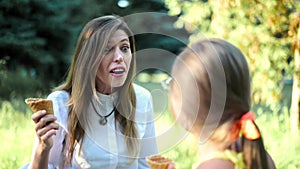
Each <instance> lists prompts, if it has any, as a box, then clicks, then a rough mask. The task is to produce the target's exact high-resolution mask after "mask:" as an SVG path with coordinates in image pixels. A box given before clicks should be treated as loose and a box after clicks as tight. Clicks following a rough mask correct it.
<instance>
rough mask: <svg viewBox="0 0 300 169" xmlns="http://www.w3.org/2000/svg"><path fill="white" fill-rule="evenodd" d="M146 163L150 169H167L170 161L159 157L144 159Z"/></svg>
mask: <svg viewBox="0 0 300 169" xmlns="http://www.w3.org/2000/svg"><path fill="white" fill-rule="evenodd" d="M146 161H147V163H148V165H149V167H150V168H151V169H167V168H168V165H169V163H170V162H172V160H171V159H169V158H166V157H163V156H161V155H154V156H150V157H146Z"/></svg>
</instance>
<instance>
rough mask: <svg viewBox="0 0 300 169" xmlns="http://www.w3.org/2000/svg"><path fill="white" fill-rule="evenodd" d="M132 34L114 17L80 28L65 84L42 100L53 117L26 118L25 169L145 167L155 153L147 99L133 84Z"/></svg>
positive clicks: (43, 112)
mask: <svg viewBox="0 0 300 169" xmlns="http://www.w3.org/2000/svg"><path fill="white" fill-rule="evenodd" d="M135 64H136V63H135V46H134V38H133V34H132V32H131V31H130V29H129V28H128V26H127V25H126V23H125V22H124V21H123V20H122V19H121V18H120V17H116V16H103V17H99V18H95V19H93V20H91V21H90V22H89V23H87V25H86V26H85V27H84V28H83V30H82V32H81V34H80V36H79V39H78V42H77V47H76V50H75V54H74V57H73V61H72V65H71V68H70V71H69V74H68V77H67V79H66V81H65V82H64V83H63V84H62V85H60V86H59V87H57V88H56V89H55V90H54V92H53V93H51V94H50V95H49V96H48V99H51V100H52V101H53V104H54V106H53V107H54V115H50V114H46V113H47V112H45V111H44V110H41V111H38V112H36V113H34V114H33V115H32V119H33V121H34V122H35V130H36V134H37V139H36V141H35V146H34V150H33V156H32V161H31V163H30V164H29V168H38V169H42V168H134V169H135V168H148V166H147V164H146V161H145V158H144V157H145V156H148V155H151V154H156V153H157V147H156V142H155V129H154V123H153V120H152V117H153V110H152V103H151V95H150V93H149V92H148V91H147V90H145V89H144V88H142V87H140V86H138V85H136V84H133V83H132V81H133V77H134V73H135Z"/></svg>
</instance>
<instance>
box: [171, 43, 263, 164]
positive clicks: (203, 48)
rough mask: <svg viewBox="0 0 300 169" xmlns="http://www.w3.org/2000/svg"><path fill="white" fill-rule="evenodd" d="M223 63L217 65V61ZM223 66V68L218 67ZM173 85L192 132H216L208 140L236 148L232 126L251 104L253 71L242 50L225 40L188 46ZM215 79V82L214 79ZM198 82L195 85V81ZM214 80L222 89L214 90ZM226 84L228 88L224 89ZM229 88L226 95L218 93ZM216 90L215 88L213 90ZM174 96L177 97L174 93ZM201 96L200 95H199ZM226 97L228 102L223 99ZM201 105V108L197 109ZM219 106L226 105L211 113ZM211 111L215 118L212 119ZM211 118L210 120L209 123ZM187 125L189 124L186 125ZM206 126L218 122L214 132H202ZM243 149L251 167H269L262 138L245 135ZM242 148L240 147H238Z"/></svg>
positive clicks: (175, 68) (174, 72) (221, 146)
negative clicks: (251, 72) (251, 138)
mask: <svg viewBox="0 0 300 169" xmlns="http://www.w3.org/2000/svg"><path fill="white" fill-rule="evenodd" d="M218 61H219V62H220V65H217V64H216V63H217V62H218ZM218 66H221V67H222V69H223V70H222V71H220V70H217V69H220V67H218ZM222 72H223V73H222ZM172 75H173V78H174V79H175V80H176V81H177V84H176V83H175V82H174V83H172V84H171V95H172V93H177V96H178V93H181V95H182V97H183V100H182V112H183V113H184V114H185V115H186V118H187V120H186V122H185V123H188V124H187V127H186V128H187V129H189V130H190V131H191V132H192V133H197V134H198V132H212V135H211V137H210V138H209V140H208V141H210V142H214V143H217V144H216V145H218V146H219V147H218V148H219V149H226V148H228V147H235V146H234V145H233V144H234V143H233V142H232V135H231V134H228V132H231V129H232V127H231V126H232V125H233V123H234V122H235V121H236V120H239V119H240V118H241V116H242V115H244V114H245V113H247V112H248V111H249V110H250V107H251V97H250V93H251V92H250V73H249V69H248V64H247V61H246V59H245V57H244V55H243V54H242V52H241V51H240V50H239V49H238V48H236V47H235V46H234V45H232V44H230V43H229V42H226V41H225V40H221V39H208V40H201V41H198V42H196V43H194V44H192V45H191V47H190V48H186V49H185V50H184V51H183V52H182V53H181V54H180V55H179V56H178V58H177V59H176V61H175V63H174V66H173V69H172ZM212 80H214V82H212ZM192 81H195V83H196V85H195V87H191V82H192ZM212 83H219V88H215V89H212V85H214V84H212ZM222 85H223V87H224V86H225V87H224V88H222ZM223 89H224V90H225V97H222V96H221V95H220V96H219V97H215V100H214V101H213V102H214V103H213V102H212V97H213V92H214V94H215V96H218V93H221V92H222V91H221V90H223ZM213 90H214V91H213ZM173 96H174V97H177V96H175V95H173ZM197 96H199V97H198V98H196V97H197ZM222 99H223V100H224V105H222V104H221V103H222V101H223V100H222ZM195 105H197V106H198V107H197V110H196V109H195V108H194V107H195ZM215 106H224V108H223V110H222V111H219V112H218V111H216V112H211V111H210V109H211V110H213V109H215ZM209 113H211V114H210V115H212V117H218V116H219V117H220V118H219V119H218V118H211V119H209V118H208V115H209ZM206 120H208V122H206ZM185 125H186V124H185ZM205 125H216V128H215V130H214V131H201V130H202V129H203V128H204V127H205ZM242 147H243V148H242V149H243V150H242V151H243V152H244V153H243V154H244V160H245V162H246V166H247V169H267V168H268V163H267V157H266V151H265V148H264V145H263V141H262V138H259V139H257V140H248V139H246V138H242ZM237 151H238V150H237Z"/></svg>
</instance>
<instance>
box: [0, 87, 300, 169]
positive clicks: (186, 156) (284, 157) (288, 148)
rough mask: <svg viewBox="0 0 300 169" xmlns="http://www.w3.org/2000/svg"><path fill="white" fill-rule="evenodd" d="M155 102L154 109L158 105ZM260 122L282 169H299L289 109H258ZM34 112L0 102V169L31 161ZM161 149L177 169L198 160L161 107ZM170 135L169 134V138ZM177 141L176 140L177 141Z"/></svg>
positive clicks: (298, 143) (298, 141)
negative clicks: (275, 111) (276, 110)
mask: <svg viewBox="0 0 300 169" xmlns="http://www.w3.org/2000/svg"><path fill="white" fill-rule="evenodd" d="M157 87H158V86H157ZM148 89H149V90H150V91H152V92H153V91H154V93H156V94H157V98H155V97H154V99H158V98H160V99H162V100H158V102H160V103H161V102H165V100H164V99H165V95H164V94H163V93H160V92H158V90H155V89H157V88H155V86H154V88H153V86H151V87H150V88H148ZM155 104H156V103H155V102H154V106H155ZM256 113H257V114H258V118H257V123H258V125H259V126H260V129H261V132H262V135H263V138H264V142H265V145H266V148H267V150H268V151H269V153H270V154H271V156H272V157H273V159H274V161H275V163H276V166H277V168H279V169H299V168H300V156H299V152H300V139H299V137H297V138H296V137H292V136H291V135H290V133H289V116H288V110H287V109H282V110H281V112H280V113H278V112H277V113H278V114H279V115H277V113H271V112H268V111H267V110H264V109H263V108H258V109H257V112H256ZM31 114H32V112H31V110H29V109H28V108H27V106H26V105H25V103H24V102H23V100H13V101H11V102H7V101H1V102H0V137H1V140H0V145H1V148H0V169H12V168H19V167H21V166H22V165H24V164H26V163H27V162H29V160H30V158H31V150H32V145H33V141H34V137H35V133H34V126H33V122H32V121H31ZM155 118H156V129H157V134H158V135H159V136H162V137H159V138H158V147H159V150H160V153H161V154H163V155H165V156H167V157H169V158H172V159H173V160H174V161H175V163H176V167H177V168H178V169H186V168H191V166H192V164H193V163H194V162H195V161H196V160H197V148H196V142H195V140H194V139H193V137H192V136H191V135H187V136H186V137H181V138H182V139H178V138H176V139H177V140H178V141H177V142H176V144H173V143H172V146H170V141H172V140H174V139H173V138H172V137H173V136H174V135H178V133H180V131H181V130H180V127H178V126H176V125H175V124H174V122H173V120H172V116H171V114H170V113H169V111H168V107H167V103H166V107H162V108H159V110H157V112H156V114H155ZM172 126H175V130H174V131H170V132H168V133H167V134H166V131H167V130H168V129H169V128H170V127H172ZM168 134H169V135H168ZM176 139H175V140H176ZM168 146H169V147H168Z"/></svg>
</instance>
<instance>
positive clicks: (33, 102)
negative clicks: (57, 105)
mask: <svg viewBox="0 0 300 169" xmlns="http://www.w3.org/2000/svg"><path fill="white" fill-rule="evenodd" d="M25 103H26V104H27V105H28V106H29V107H30V108H31V110H32V111H33V112H37V111H39V110H46V112H47V114H53V104H52V101H51V100H47V99H42V98H27V99H26V100H25Z"/></svg>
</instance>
